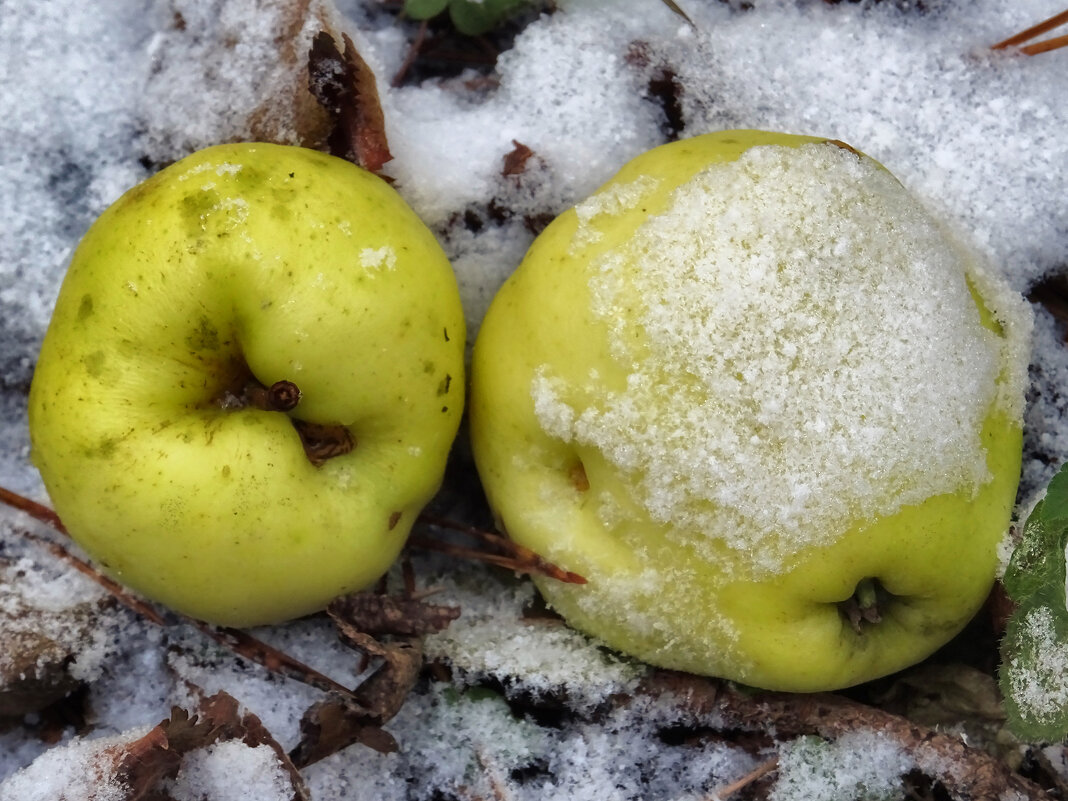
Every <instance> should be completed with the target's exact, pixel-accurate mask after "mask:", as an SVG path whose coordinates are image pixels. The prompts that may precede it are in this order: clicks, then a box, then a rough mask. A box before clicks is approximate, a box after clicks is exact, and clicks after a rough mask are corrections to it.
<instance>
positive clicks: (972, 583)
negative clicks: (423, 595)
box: [469, 131, 1030, 691]
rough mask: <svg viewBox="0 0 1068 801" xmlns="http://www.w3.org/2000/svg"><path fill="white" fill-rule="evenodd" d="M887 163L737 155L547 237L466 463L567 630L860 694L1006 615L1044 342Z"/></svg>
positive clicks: (666, 151)
mask: <svg viewBox="0 0 1068 801" xmlns="http://www.w3.org/2000/svg"><path fill="white" fill-rule="evenodd" d="M1029 314H1030V313H1029V310H1028V307H1027V304H1026V303H1025V302H1024V301H1023V299H1022V298H1020V297H1019V296H1018V295H1016V294H1015V293H1013V292H1012V291H1011V290H1009V289H1008V288H1006V287H1005V286H1004V285H1003V284H1002V282H1001V281H1000V279H998V278H996V277H995V276H994V275H993V274H991V272H990V271H989V269H988V268H987V267H986V266H985V265H984V264H983V262H982V260H981V259H979V258H978V257H976V256H975V255H973V254H972V253H971V252H970V250H969V249H967V248H966V247H964V246H962V245H961V244H959V242H958V241H957V238H956V237H955V236H954V235H953V234H951V233H949V232H947V231H946V230H945V229H944V227H943V226H942V225H940V224H939V223H938V222H936V221H935V220H934V219H933V218H932V216H931V215H930V214H929V213H928V212H927V211H926V210H925V209H924V208H923V207H922V206H921V204H920V203H919V202H917V201H916V200H915V199H914V198H913V197H911V196H910V195H909V193H908V192H907V191H906V190H905V189H904V188H903V187H902V185H901V184H900V183H898V182H897V181H896V180H895V179H894V178H893V177H892V176H891V175H890V173H889V172H887V171H886V170H885V169H884V168H883V167H881V166H880V165H879V164H877V163H876V162H874V161H873V160H872V159H870V158H868V157H866V156H864V155H863V154H860V153H858V152H857V151H855V150H853V149H852V148H850V147H849V146H847V145H845V144H843V143H841V142H837V141H830V140H824V139H819V138H815V137H801V136H790V135H784V134H777V133H766V132H760V131H725V132H721V133H715V134H708V135H704V136H698V137H695V138H693V139H689V140H685V141H680V142H676V143H672V144H668V145H664V146H662V147H658V148H655V149H653V150H651V151H649V152H647V153H645V154H643V155H641V156H639V157H637V158H636V159H634V160H633V161H632V162H630V163H629V164H627V165H626V166H624V167H623V169H622V170H621V171H620V172H619V173H618V174H617V175H616V176H615V177H614V178H613V179H612V180H611V181H609V182H608V183H607V184H606V185H605V186H603V187H602V188H601V189H600V190H598V191H597V192H596V193H595V194H594V195H593V196H592V197H590V198H589V199H587V200H585V201H583V202H581V203H579V204H578V205H577V206H576V207H575V208H572V209H570V210H568V211H566V212H564V213H563V214H561V215H560V216H559V217H558V218H557V219H556V220H555V221H554V222H553V223H552V224H551V225H549V227H548V228H547V229H546V230H545V231H544V232H543V233H542V234H541V235H540V236H539V237H538V239H537V240H536V241H535V242H534V244H533V245H532V246H531V248H530V250H529V252H528V253H527V255H526V257H525V259H524V260H523V262H522V264H521V265H520V266H519V268H518V269H517V270H516V272H515V273H514V274H513V275H512V276H511V277H510V278H509V279H508V280H507V281H506V283H505V284H504V286H503V287H502V288H501V289H500V291H499V293H498V294H497V296H496V297H495V298H494V300H493V302H492V304H491V306H490V309H489V311H488V313H487V315H486V317H485V319H484V321H483V323H482V326H481V329H480V332H479V336H478V339H477V342H476V344H475V348H474V355H473V361H472V365H471V381H472V384H471V389H470V399H469V407H470V408H469V413H470V426H471V437H472V447H473V452H474V456H475V459H476V463H477V466H478V470H479V474H480V476H481V478H482V482H483V486H484V487H485V490H486V493H487V497H488V500H489V502H490V505H491V507H492V508H493V510H494V512H495V514H496V515H497V517H498V519H499V522H500V525H501V526H502V528H503V529H504V530H506V531H507V532H508V533H509V534H510V536H511V537H512V538H514V539H515V540H516V541H518V542H519V543H521V544H522V545H525V546H527V547H529V548H532V549H534V550H535V551H537V552H539V553H540V554H542V555H543V556H545V557H547V558H548V559H550V560H552V561H554V562H556V563H558V564H560V565H561V566H562V567H564V568H566V569H568V570H571V571H574V572H577V573H579V574H582V575H583V576H585V577H586V578H587V579H588V583H587V584H586V585H567V584H562V583H559V582H554V581H552V580H548V579H540V580H538V584H539V587H540V590H541V592H542V593H543V594H544V596H545V598H546V600H547V601H548V602H549V604H550V605H551V606H552V607H554V608H555V609H556V610H557V611H559V612H560V614H562V615H563V617H564V618H565V619H566V620H567V621H568V622H570V624H572V625H573V626H574V627H576V628H578V629H580V630H582V631H585V632H587V633H589V634H591V635H593V636H595V637H596V638H599V639H600V640H601V641H603V642H604V643H606V644H607V645H609V646H611V647H613V648H615V649H618V650H619V651H622V652H625V653H627V654H630V655H633V656H635V657H638V658H640V659H641V660H645V661H647V662H649V663H651V664H653V665H658V666H662V667H666V668H671V669H677V670H683V671H689V672H693V673H699V674H706V675H712V676H719V677H723V678H727V679H732V680H735V681H738V682H742V683H745V684H749V685H754V686H758V687H762V688H766V689H776V690H790V691H815V690H825V689H832V688H841V687H845V686H849V685H853V684H856V683H859V682H862V681H865V680H868V679H872V678H875V677H877V676H881V675H884V674H887V673H890V672H893V671H895V670H897V669H900V668H903V667H905V666H907V665H909V664H911V663H914V662H917V661H919V660H921V659H922V658H923V657H925V656H926V655H928V654H929V653H931V652H932V651H933V650H934V649H936V648H937V647H938V646H940V645H941V644H943V643H944V642H946V641H947V640H948V639H950V638H951V637H952V636H953V635H954V634H955V633H957V632H958V631H959V630H960V629H961V628H962V627H963V626H964V625H965V623H966V622H967V621H968V620H969V618H971V617H972V616H973V614H974V613H975V611H976V610H977V609H978V607H979V606H980V605H981V604H982V603H983V601H984V599H985V598H986V596H987V593H988V591H989V589H990V587H991V584H992V582H993V579H994V574H995V568H996V564H997V555H996V549H997V545H998V543H999V541H1000V540H1001V538H1002V536H1003V535H1004V534H1005V532H1006V530H1007V527H1008V525H1009V518H1010V514H1011V511H1012V508H1013V503H1014V497H1015V492H1016V487H1017V482H1018V477H1019V469H1020V461H1021V416H1022V408H1023V388H1024V384H1025V382H1026V371H1027V361H1028V360H1027V349H1028V332H1029V328H1030V316H1029Z"/></svg>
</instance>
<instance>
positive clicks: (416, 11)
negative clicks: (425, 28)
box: [404, 0, 449, 19]
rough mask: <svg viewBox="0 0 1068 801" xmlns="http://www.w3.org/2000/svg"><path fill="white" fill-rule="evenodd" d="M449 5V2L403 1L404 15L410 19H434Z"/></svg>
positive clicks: (447, 0)
mask: <svg viewBox="0 0 1068 801" xmlns="http://www.w3.org/2000/svg"><path fill="white" fill-rule="evenodd" d="M448 5H449V0H404V13H405V14H407V15H408V16H409V17H411V18H412V19H430V18H431V17H436V16H437V15H438V14H440V13H441V12H442V11H444V10H445V8H446V7H447V6H448Z"/></svg>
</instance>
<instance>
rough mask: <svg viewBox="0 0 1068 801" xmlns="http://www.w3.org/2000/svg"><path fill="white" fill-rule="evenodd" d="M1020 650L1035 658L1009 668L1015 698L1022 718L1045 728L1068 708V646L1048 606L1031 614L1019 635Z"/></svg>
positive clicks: (1019, 662)
mask: <svg viewBox="0 0 1068 801" xmlns="http://www.w3.org/2000/svg"><path fill="white" fill-rule="evenodd" d="M1019 637H1020V643H1021V645H1020V650H1021V651H1022V652H1023V653H1027V654H1029V655H1032V657H1033V659H1034V661H1033V662H1032V663H1030V664H1027V663H1024V662H1023V661H1022V660H1018V659H1017V660H1013V661H1012V662H1010V664H1009V666H1008V667H1009V668H1010V673H1009V675H1010V677H1011V679H1010V680H1011V683H1012V694H1013V698H1014V699H1015V700H1016V703H1017V704H1018V705H1019V707H1020V711H1021V714H1022V715H1024V716H1026V717H1027V718H1029V719H1031V720H1034V721H1037V722H1038V723H1042V724H1053V723H1054V721H1056V720H1057V719H1058V718H1059V716H1061V715H1063V714H1064V710H1065V709H1066V708H1068V684H1066V683H1065V679H1064V676H1065V673H1066V672H1068V645H1065V643H1064V642H1063V641H1062V640H1061V639H1060V637H1059V636H1058V632H1057V628H1056V625H1055V621H1054V617H1053V612H1052V611H1051V610H1050V609H1049V607H1046V606H1038V607H1035V608H1033V609H1031V610H1029V611H1028V613H1027V615H1026V617H1024V620H1023V625H1022V627H1021V630H1020V632H1019Z"/></svg>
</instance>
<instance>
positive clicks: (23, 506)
mask: <svg viewBox="0 0 1068 801" xmlns="http://www.w3.org/2000/svg"><path fill="white" fill-rule="evenodd" d="M0 503H4V504H6V505H7V506H10V507H12V508H13V509H18V510H19V511H20V512H25V513H26V514H28V515H29V516H30V517H32V518H33V519H34V520H38V521H40V522H42V523H46V524H48V525H50V526H51V527H52V528H54V529H55V530H56V531H58V532H59V533H61V534H66V533H67V529H66V527H65V526H64V525H63V523H62V521H60V519H59V515H57V514H56V513H55V512H54V511H52V510H51V509H49V508H48V507H47V506H45V505H44V504H40V503H37V501H31V500H30V499H29V498H26V497H24V496H22V495H19V494H18V493H15V492H12V491H11V490H9V489H6V488H5V487H0Z"/></svg>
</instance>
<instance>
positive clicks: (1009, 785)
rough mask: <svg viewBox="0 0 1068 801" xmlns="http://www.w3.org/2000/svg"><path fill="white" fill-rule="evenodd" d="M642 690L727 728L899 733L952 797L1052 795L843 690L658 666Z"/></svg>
mask: <svg viewBox="0 0 1068 801" xmlns="http://www.w3.org/2000/svg"><path fill="white" fill-rule="evenodd" d="M642 691H643V693H647V694H649V695H652V696H654V697H657V698H660V699H663V700H668V701H670V702H672V703H673V704H674V706H675V707H676V709H678V710H679V711H680V712H683V713H685V714H687V715H689V716H691V718H692V719H693V720H694V721H695V722H696V721H704V722H708V721H714V722H715V725H716V726H718V727H720V728H737V729H741V730H743V731H769V730H772V731H774V732H775V734H776V737H778V738H793V737H799V736H802V735H807V734H816V735H819V736H820V737H823V738H824V739H827V740H834V739H836V738H837V737H839V736H841V735H842V734H846V733H847V732H851V731H857V730H859V729H872V730H875V731H879V732H882V733H883V734H885V735H886V736H888V737H891V738H893V739H894V740H896V741H897V743H898V745H899V746H900V747H901V748H902V749H903V750H904V751H905V752H906V753H907V754H909V755H910V756H911V757H912V758H913V759H914V760H915V762H916V764H917V765H918V766H919V767H920V769H921V770H923V771H925V772H930V774H931V778H933V779H937V780H938V781H939V782H940V783H941V784H943V785H944V786H945V787H946V789H947V790H948V791H949V793H950V794H951V795H952V797H953V798H976V799H979V798H984V799H985V798H991V799H993V798H1016V799H1019V801H1025V799H1030V800H1031V801H1051V798H1050V796H1049V794H1047V793H1046V792H1045V791H1044V790H1043V789H1042V788H1041V787H1039V786H1038V785H1036V784H1035V783H1034V782H1031V781H1029V780H1028V779H1025V778H1024V777H1023V776H1021V775H1019V774H1018V773H1016V772H1014V771H1013V770H1012V769H1011V768H1010V767H1009V766H1008V765H1007V764H1006V763H1005V762H1003V761H1001V760H1000V759H997V758H996V757H994V756H992V755H990V754H988V753H986V752H985V751H981V750H979V749H977V748H972V747H970V746H968V745H967V744H966V743H965V742H964V741H963V740H962V739H961V738H960V737H958V736H957V735H955V734H948V733H945V734H944V733H941V732H938V731H935V730H933V729H930V728H928V727H926V726H921V725H919V724H916V723H912V722H911V721H909V720H906V719H905V718H903V717H900V716H898V715H894V714H892V713H890V712H886V711H884V710H881V709H877V708H875V707H872V706H867V705H866V704H861V703H858V702H856V701H852V700H850V699H848V698H846V697H844V696H839V695H832V694H828V693H813V694H810V695H798V694H791V693H774V692H751V693H750V692H743V691H741V690H739V689H737V688H735V687H733V686H732V685H730V684H728V683H726V682H721V681H717V680H715V679H706V678H702V677H700V676H692V675H689V674H685V673H673V672H671V671H666V670H659V671H656V672H654V673H652V674H651V675H650V676H649V677H648V678H647V679H646V680H645V682H644V684H643V688H642Z"/></svg>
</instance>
